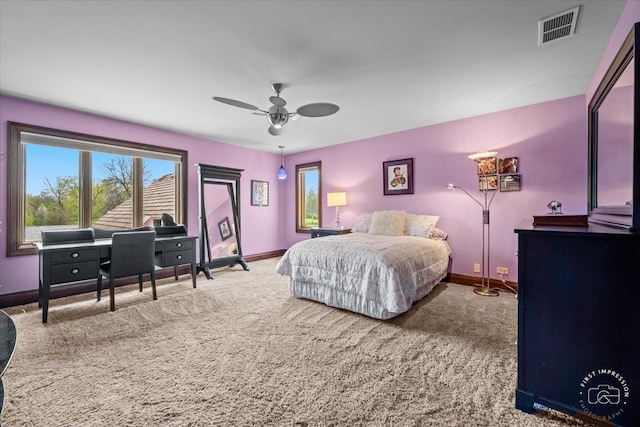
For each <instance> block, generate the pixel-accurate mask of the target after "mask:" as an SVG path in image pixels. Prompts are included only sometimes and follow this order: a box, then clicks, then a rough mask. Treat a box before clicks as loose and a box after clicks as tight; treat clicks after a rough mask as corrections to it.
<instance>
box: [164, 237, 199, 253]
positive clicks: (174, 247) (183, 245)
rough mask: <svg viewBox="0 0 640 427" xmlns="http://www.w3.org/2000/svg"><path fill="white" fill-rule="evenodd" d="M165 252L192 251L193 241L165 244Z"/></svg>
mask: <svg viewBox="0 0 640 427" xmlns="http://www.w3.org/2000/svg"><path fill="white" fill-rule="evenodd" d="M163 245H164V250H165V252H169V251H182V250H185V249H189V250H191V249H192V248H193V240H191V239H185V240H176V241H171V242H163Z"/></svg>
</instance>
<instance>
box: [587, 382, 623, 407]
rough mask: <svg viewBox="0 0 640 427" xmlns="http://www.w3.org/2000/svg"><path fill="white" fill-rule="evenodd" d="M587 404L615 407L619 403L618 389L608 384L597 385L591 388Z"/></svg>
mask: <svg viewBox="0 0 640 427" xmlns="http://www.w3.org/2000/svg"><path fill="white" fill-rule="evenodd" d="M587 398H588V401H589V404H591V405H595V404H600V405H617V404H619V403H620V389H619V388H617V387H613V386H610V385H608V384H599V385H598V387H592V388H590V389H589V391H588V395H587Z"/></svg>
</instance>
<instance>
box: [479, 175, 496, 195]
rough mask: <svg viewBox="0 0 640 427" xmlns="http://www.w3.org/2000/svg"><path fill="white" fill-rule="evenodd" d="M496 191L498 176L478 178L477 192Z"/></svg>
mask: <svg viewBox="0 0 640 427" xmlns="http://www.w3.org/2000/svg"><path fill="white" fill-rule="evenodd" d="M497 189H498V175H489V176H480V177H478V190H480V191H487V190H497Z"/></svg>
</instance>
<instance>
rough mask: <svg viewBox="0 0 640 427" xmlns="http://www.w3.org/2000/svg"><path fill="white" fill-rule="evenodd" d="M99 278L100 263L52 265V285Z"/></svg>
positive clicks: (83, 262) (93, 261) (94, 261)
mask: <svg viewBox="0 0 640 427" xmlns="http://www.w3.org/2000/svg"><path fill="white" fill-rule="evenodd" d="M97 277H98V262H97V261H96V260H95V259H94V260H92V261H82V262H69V263H66V264H52V265H51V284H52V285H53V284H56V283H65V282H75V281H77V280H86V279H94V278H97Z"/></svg>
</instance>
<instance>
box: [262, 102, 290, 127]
mask: <svg viewBox="0 0 640 427" xmlns="http://www.w3.org/2000/svg"><path fill="white" fill-rule="evenodd" d="M267 120H268V121H269V124H270V125H271V126H273V127H274V128H276V129H280V128H282V127H283V126H284V125H286V124H287V122H288V121H289V112H288V111H287V109H286V108H284V107H277V106H275V105H274V106H272V107H271V108H269V114H268V115H267Z"/></svg>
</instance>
